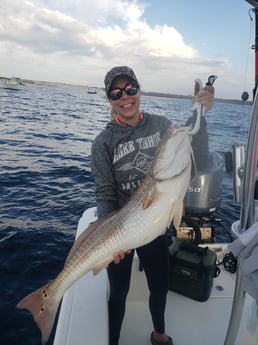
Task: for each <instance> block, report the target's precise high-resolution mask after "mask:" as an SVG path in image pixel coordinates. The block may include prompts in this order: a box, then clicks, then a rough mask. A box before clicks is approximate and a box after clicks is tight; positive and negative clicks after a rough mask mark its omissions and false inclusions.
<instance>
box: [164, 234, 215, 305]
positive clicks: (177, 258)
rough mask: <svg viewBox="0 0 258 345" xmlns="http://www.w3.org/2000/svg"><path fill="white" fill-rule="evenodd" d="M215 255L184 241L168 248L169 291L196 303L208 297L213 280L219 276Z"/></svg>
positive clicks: (207, 249)
mask: <svg viewBox="0 0 258 345" xmlns="http://www.w3.org/2000/svg"><path fill="white" fill-rule="evenodd" d="M216 260H217V254H216V253H215V252H214V251H213V250H210V249H209V248H208V247H206V248H203V247H199V246H197V245H195V244H192V243H190V242H189V241H185V240H179V239H177V240H175V242H173V243H172V245H171V246H170V277H169V289H170V290H172V291H175V292H178V293H180V294H182V295H185V296H187V297H190V298H192V299H194V300H197V301H201V302H203V301H206V300H207V299H208V298H209V297H210V293H211V289H212V286H213V278H214V277H217V276H218V275H219V268H217V266H216Z"/></svg>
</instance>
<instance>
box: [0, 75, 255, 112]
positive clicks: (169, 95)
mask: <svg viewBox="0 0 258 345" xmlns="http://www.w3.org/2000/svg"><path fill="white" fill-rule="evenodd" d="M9 79H10V78H6V77H0V81H1V80H2V81H5V80H9ZM17 79H18V80H19V81H21V82H22V83H25V84H35V85H50V86H54V85H63V86H74V87H80V88H85V89H86V90H88V89H95V90H102V91H104V88H101V87H95V86H94V87H93V86H87V85H75V84H68V83H61V82H50V81H39V80H30V79H22V78H17ZM141 93H142V95H144V96H152V97H164V98H177V99H192V95H177V94H172V93H164V92H151V91H141ZM215 102H220V103H233V104H243V103H245V104H248V105H252V101H242V100H241V99H224V98H215Z"/></svg>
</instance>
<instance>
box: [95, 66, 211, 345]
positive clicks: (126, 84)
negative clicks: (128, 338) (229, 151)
mask: <svg viewBox="0 0 258 345" xmlns="http://www.w3.org/2000/svg"><path fill="white" fill-rule="evenodd" d="M105 91H106V94H107V97H108V100H109V102H110V104H111V109H112V115H114V116H113V118H112V119H111V121H110V122H109V123H108V124H107V126H106V128H105V129H104V130H103V131H102V132H101V133H100V134H99V135H98V136H97V137H96V139H95V141H94V143H93V145H92V175H93V177H94V180H95V184H96V201H97V211H98V216H99V217H102V216H103V215H106V214H108V213H110V212H113V211H115V210H118V209H120V208H121V207H122V206H123V205H124V204H125V203H126V202H127V201H128V199H129V198H130V197H131V195H132V194H133V193H134V192H135V190H136V189H137V188H138V187H139V185H140V184H141V183H142V181H143V180H144V178H145V176H146V174H147V173H148V170H149V168H150V165H151V163H152V161H153V157H154V152H155V148H156V147H157V145H158V143H159V141H160V138H161V136H162V135H163V134H164V133H165V132H166V130H167V128H168V127H169V126H170V124H171V122H170V121H169V120H168V119H167V118H166V117H163V116H160V115H150V114H148V113H145V112H141V110H140V86H139V82H138V80H137V78H136V76H135V74H134V71H133V70H132V69H131V68H129V67H127V66H118V67H114V68H112V69H111V70H110V71H109V72H108V73H107V75H106V77H105ZM213 99H214V89H213V87H212V86H206V87H205V88H204V90H203V92H202V93H201V94H200V95H199V96H198V97H197V98H196V100H197V101H198V102H200V103H201V104H203V105H205V108H206V110H209V109H210V108H211V107H212V104H213ZM201 127H202V129H201V130H202V132H203V136H204V137H205V136H206V137H207V132H206V123H205V119H204V118H203V119H202V121H201ZM193 149H194V150H195V151H196V150H198V141H197V142H196V143H195V147H193ZM206 151H207V150H206ZM201 161H202V160H201ZM136 251H137V254H138V256H139V258H140V260H141V263H142V265H143V268H144V272H145V274H146V278H147V283H148V288H149V291H150V296H149V309H150V313H151V316H152V321H153V327H154V330H153V332H152V333H151V338H150V340H151V343H152V345H163V344H167V345H172V344H173V341H172V339H171V338H170V337H169V336H168V335H167V334H166V332H165V320H164V313H165V305H166V296H167V292H168V264H169V252H168V243H167V237H166V236H165V235H162V236H159V237H158V238H157V239H155V240H154V241H152V242H151V243H149V244H147V245H145V246H143V247H141V248H137V249H136ZM125 254H126V255H125ZM133 255H134V249H133V248H132V250H131V251H130V252H128V253H124V252H119V253H114V261H113V262H112V263H111V264H110V265H109V267H108V269H107V272H108V277H109V282H110V297H109V334H110V342H109V344H110V345H118V344H119V337H120V330H121V326H122V321H123V318H124V313H125V305H126V297H127V293H128V291H129V285H130V275H131V265H132V259H133Z"/></svg>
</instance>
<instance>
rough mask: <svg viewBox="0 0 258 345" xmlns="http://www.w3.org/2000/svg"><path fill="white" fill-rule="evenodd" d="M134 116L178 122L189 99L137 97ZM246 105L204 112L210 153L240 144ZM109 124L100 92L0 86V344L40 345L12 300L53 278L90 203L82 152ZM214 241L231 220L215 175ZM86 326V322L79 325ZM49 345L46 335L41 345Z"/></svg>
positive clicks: (229, 200) (86, 153) (229, 197)
mask: <svg viewBox="0 0 258 345" xmlns="http://www.w3.org/2000/svg"><path fill="white" fill-rule="evenodd" d="M141 108H142V110H143V111H144V110H145V111H148V112H151V113H155V114H160V115H165V116H167V117H168V118H170V119H171V120H174V121H176V122H178V123H179V124H183V123H184V121H185V120H186V119H187V117H188V116H189V115H190V113H191V102H190V100H183V99H176V98H160V97H149V96H142V107H141ZM250 112H251V107H250V106H247V105H244V104H242V105H241V104H229V103H216V104H215V105H214V107H213V109H212V110H211V111H210V112H209V113H208V114H207V116H206V117H207V122H208V128H209V138H210V139H209V140H210V150H211V151H217V152H219V153H221V155H223V156H224V153H225V152H227V151H231V147H232V145H233V144H235V143H246V140H247V132H248V124H249V119H250ZM108 119H109V104H108V102H107V100H106V98H105V95H104V93H103V91H102V90H98V92H97V94H89V93H88V92H87V89H86V88H83V87H75V86H69V85H34V84H28V85H25V86H24V88H23V89H22V90H21V91H13V90H7V89H4V88H0V129H1V136H0V320H1V322H0V344H1V345H32V344H33V345H40V344H41V339H40V332H39V330H38V328H37V326H36V324H35V323H34V321H33V319H32V316H31V315H30V314H29V313H28V312H27V311H25V310H18V309H16V304H17V303H18V302H19V300H20V299H21V298H22V297H24V296H25V295H27V294H28V293H30V292H32V291H33V290H35V289H36V288H39V287H40V286H41V285H43V284H45V283H46V282H48V281H49V280H51V279H53V278H54V277H55V276H56V275H57V273H58V272H59V271H60V270H61V268H62V266H63V264H64V261H65V258H66V256H67V253H68V251H69V249H70V247H71V245H72V243H73V240H74V236H75V232H76V227H77V223H78V221H79V218H80V216H81V215H82V213H83V211H84V210H85V209H87V208H88V207H92V206H94V205H95V198H94V184H93V179H92V177H91V172H90V148H91V144H92V141H93V140H94V138H95V136H96V134H97V133H99V131H100V130H101V129H102V128H104V127H105V125H106V123H107V121H108ZM222 189H223V193H222V202H221V207H220V209H219V210H218V212H217V213H216V214H215V216H217V217H219V218H221V223H220V225H221V226H220V227H219V228H220V229H218V230H216V231H217V232H216V239H217V241H218V242H227V241H230V236H229V234H228V231H229V229H230V226H231V224H232V222H234V221H235V220H237V219H239V212H240V207H239V205H238V204H236V203H235V202H234V200H233V192H232V176H231V174H229V173H226V171H225V169H224V172H223V188H222ZM85 322H87V320H85ZM52 343H53V335H52V337H51V338H50V340H49V342H48V344H52Z"/></svg>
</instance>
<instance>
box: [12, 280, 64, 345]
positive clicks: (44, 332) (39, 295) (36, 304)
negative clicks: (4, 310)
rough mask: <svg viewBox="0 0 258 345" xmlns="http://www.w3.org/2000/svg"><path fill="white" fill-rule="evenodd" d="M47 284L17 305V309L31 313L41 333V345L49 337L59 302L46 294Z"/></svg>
mask: <svg viewBox="0 0 258 345" xmlns="http://www.w3.org/2000/svg"><path fill="white" fill-rule="evenodd" d="M49 284H50V283H48V284H46V285H44V286H42V287H41V288H39V289H38V290H36V291H34V292H32V293H31V294H29V295H27V296H26V297H24V298H23V299H22V300H21V301H20V302H19V303H18V304H17V308H19V309H23V308H25V309H27V310H29V311H30V312H31V313H32V315H33V318H34V321H35V322H36V323H37V325H38V327H39V329H40V331H41V336H42V338H41V341H42V344H43V345H44V344H46V342H47V340H48V338H49V336H50V333H51V330H52V327H53V324H54V321H55V316H56V312H57V309H58V306H59V302H60V301H57V300H56V299H55V298H53V295H51V294H50V293H49V292H48V291H49V289H48V287H49Z"/></svg>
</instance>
